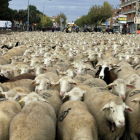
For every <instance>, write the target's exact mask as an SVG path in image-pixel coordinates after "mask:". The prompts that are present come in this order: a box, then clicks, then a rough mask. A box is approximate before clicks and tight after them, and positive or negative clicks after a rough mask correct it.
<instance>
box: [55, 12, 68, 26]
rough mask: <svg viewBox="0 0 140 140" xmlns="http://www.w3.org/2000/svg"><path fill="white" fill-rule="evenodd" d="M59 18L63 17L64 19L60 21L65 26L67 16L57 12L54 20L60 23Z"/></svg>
mask: <svg viewBox="0 0 140 140" xmlns="http://www.w3.org/2000/svg"><path fill="white" fill-rule="evenodd" d="M60 18H63V19H64V21H63V22H62V23H63V25H64V26H65V25H66V20H67V17H66V15H65V14H64V13H60V14H58V15H57V17H56V19H55V20H56V22H57V23H58V24H60Z"/></svg>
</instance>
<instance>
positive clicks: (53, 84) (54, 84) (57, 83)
mask: <svg viewBox="0 0 140 140" xmlns="http://www.w3.org/2000/svg"><path fill="white" fill-rule="evenodd" d="M59 83H60V82H59V81H58V82H56V83H54V82H52V81H51V82H50V84H51V85H52V86H56V85H59Z"/></svg>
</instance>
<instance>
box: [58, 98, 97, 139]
mask: <svg viewBox="0 0 140 140" xmlns="http://www.w3.org/2000/svg"><path fill="white" fill-rule="evenodd" d="M57 131H58V133H57V134H58V135H57V138H58V139H60V140H67V139H69V140H74V139H75V140H98V134H97V127H96V121H95V120H94V118H93V116H92V115H91V114H90V113H89V111H88V109H87V106H86V105H85V104H84V103H83V102H81V101H67V102H65V103H64V104H63V105H62V106H61V108H60V111H59V117H58V129H57Z"/></svg>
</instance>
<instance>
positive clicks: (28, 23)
mask: <svg viewBox="0 0 140 140" xmlns="http://www.w3.org/2000/svg"><path fill="white" fill-rule="evenodd" d="M27 21H28V23H27V31H28V29H29V0H28V17H27Z"/></svg>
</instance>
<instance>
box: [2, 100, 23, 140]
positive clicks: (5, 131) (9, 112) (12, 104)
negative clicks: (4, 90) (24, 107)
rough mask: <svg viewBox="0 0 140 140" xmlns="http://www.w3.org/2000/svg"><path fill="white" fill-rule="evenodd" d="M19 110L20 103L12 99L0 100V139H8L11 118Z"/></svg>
mask: <svg viewBox="0 0 140 140" xmlns="http://www.w3.org/2000/svg"><path fill="white" fill-rule="evenodd" d="M20 111H21V107H20V104H19V103H18V102H16V101H13V100H6V101H2V100H1V101H0V124H1V125H0V139H1V140H9V128H10V123H11V121H12V119H13V118H14V117H15V116H16V115H17V114H18V113H19V112H20Z"/></svg>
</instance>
